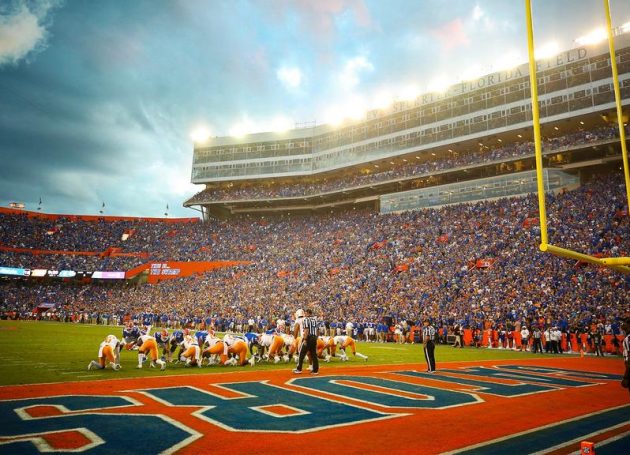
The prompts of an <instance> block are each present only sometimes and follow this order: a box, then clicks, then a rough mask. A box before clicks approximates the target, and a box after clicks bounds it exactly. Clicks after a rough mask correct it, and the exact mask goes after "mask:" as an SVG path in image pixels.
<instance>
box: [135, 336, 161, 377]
mask: <svg viewBox="0 0 630 455" xmlns="http://www.w3.org/2000/svg"><path fill="white" fill-rule="evenodd" d="M136 344H137V345H138V368H142V362H144V359H145V357H146V356H147V354H149V355H150V358H149V360H150V361H151V363H150V365H151V368H155V364H156V363H157V364H158V365H160V369H161V370H165V369H166V363H165V362H164V361H163V360H162V359H159V358H158V345H157V341H156V340H155V338H154V337H152V336H151V335H140V336H139V337H138V341H137V342H136Z"/></svg>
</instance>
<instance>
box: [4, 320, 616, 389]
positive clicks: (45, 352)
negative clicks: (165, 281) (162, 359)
mask: <svg viewBox="0 0 630 455" xmlns="http://www.w3.org/2000/svg"><path fill="white" fill-rule="evenodd" d="M110 333H111V334H114V335H116V336H118V337H120V336H121V335H122V327H118V326H95V325H87V324H86V325H84V324H64V323H57V322H36V321H0V385H16V384H36V383H49V382H69V381H88V380H92V379H107V378H136V377H146V376H163V375H174V374H179V375H181V374H212V373H214V372H220V371H226V370H228V369H229V370H233V369H234V368H238V367H218V366H212V367H207V366H204V367H202V368H185V367H184V366H183V365H181V364H178V365H173V364H169V365H168V366H167V369H166V371H159V370H158V369H153V368H148V366H147V367H145V368H143V369H141V370H139V369H136V365H137V353H136V351H123V352H122V353H121V365H122V369H121V370H120V371H112V370H110V369H109V368H108V369H106V370H97V371H87V365H88V363H89V362H90V361H91V360H95V359H96V356H97V353H98V347H99V344H100V343H101V341H103V339H104V338H105V337H106V336H107V335H108V334H110ZM357 351H358V352H361V353H362V354H365V355H367V356H368V357H369V360H368V362H367V364H369V365H378V364H388V365H391V364H413V363H418V364H421V368H424V366H425V365H426V364H425V361H424V354H423V352H422V345H418V344H394V343H386V344H381V343H363V342H359V343H357ZM349 356H350V361H348V362H340V361H339V360H338V359H332V360H331V362H330V363H322V366H321V368H322V371H325V369H327V368H330V367H335V368H344V367H348V366H353V365H354V366H357V365H362V364H365V362H364V361H363V360H362V359H360V358H358V357H353V356H352V354H351V353H349ZM539 356H540V355H538V356H537V355H534V354H530V353H523V352H514V351H508V350H497V349H492V350H490V349H484V348H481V349H475V348H470V347H466V348H464V349H454V348H452V347H450V346H443V345H438V346H437V347H436V352H435V358H436V361H437V367H438V369H439V368H440V362H450V361H478V360H493V359H497V360H507V359H523V358H533V357H539ZM611 358H614V357H611ZM145 365H146V364H145ZM293 367H294V364H285V363H279V364H273V363H267V362H260V363H258V364H256V366H254V367H250V366H246V367H242V368H247V369H252V368H253V369H255V370H261V371H264V370H277V369H291V368H293Z"/></svg>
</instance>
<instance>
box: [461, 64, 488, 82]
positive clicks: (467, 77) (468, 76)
mask: <svg viewBox="0 0 630 455" xmlns="http://www.w3.org/2000/svg"><path fill="white" fill-rule="evenodd" d="M488 72H490V71H484V69H483V68H482V67H481V65H473V66H471V67H470V68H466V69H465V70H464V72H463V73H462V81H474V80H476V79H479V78H480V77H481V76H483V75H484V74H486V73H488Z"/></svg>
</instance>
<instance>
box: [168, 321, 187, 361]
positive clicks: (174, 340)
mask: <svg viewBox="0 0 630 455" xmlns="http://www.w3.org/2000/svg"><path fill="white" fill-rule="evenodd" d="M186 330H188V329H186ZM178 347H179V352H178V353H177V355H176V356H175V360H173V353H174V352H175V351H176V350H177V348H178ZM183 351H184V331H183V330H175V331H174V332H173V333H171V336H170V337H168V348H167V350H166V360H167V361H168V362H174V363H178V362H179V358H180V357H181V355H182V352H183Z"/></svg>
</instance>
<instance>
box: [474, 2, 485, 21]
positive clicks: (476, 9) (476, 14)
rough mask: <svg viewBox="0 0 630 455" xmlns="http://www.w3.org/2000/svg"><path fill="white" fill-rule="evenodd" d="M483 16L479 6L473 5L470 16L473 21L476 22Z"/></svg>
mask: <svg viewBox="0 0 630 455" xmlns="http://www.w3.org/2000/svg"><path fill="white" fill-rule="evenodd" d="M484 14H485V13H484V12H483V10H482V9H481V7H480V6H479V5H475V7H474V8H473V15H472V18H473V20H474V21H478V20H479V19H481V18H482V17H483V16H484Z"/></svg>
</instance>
